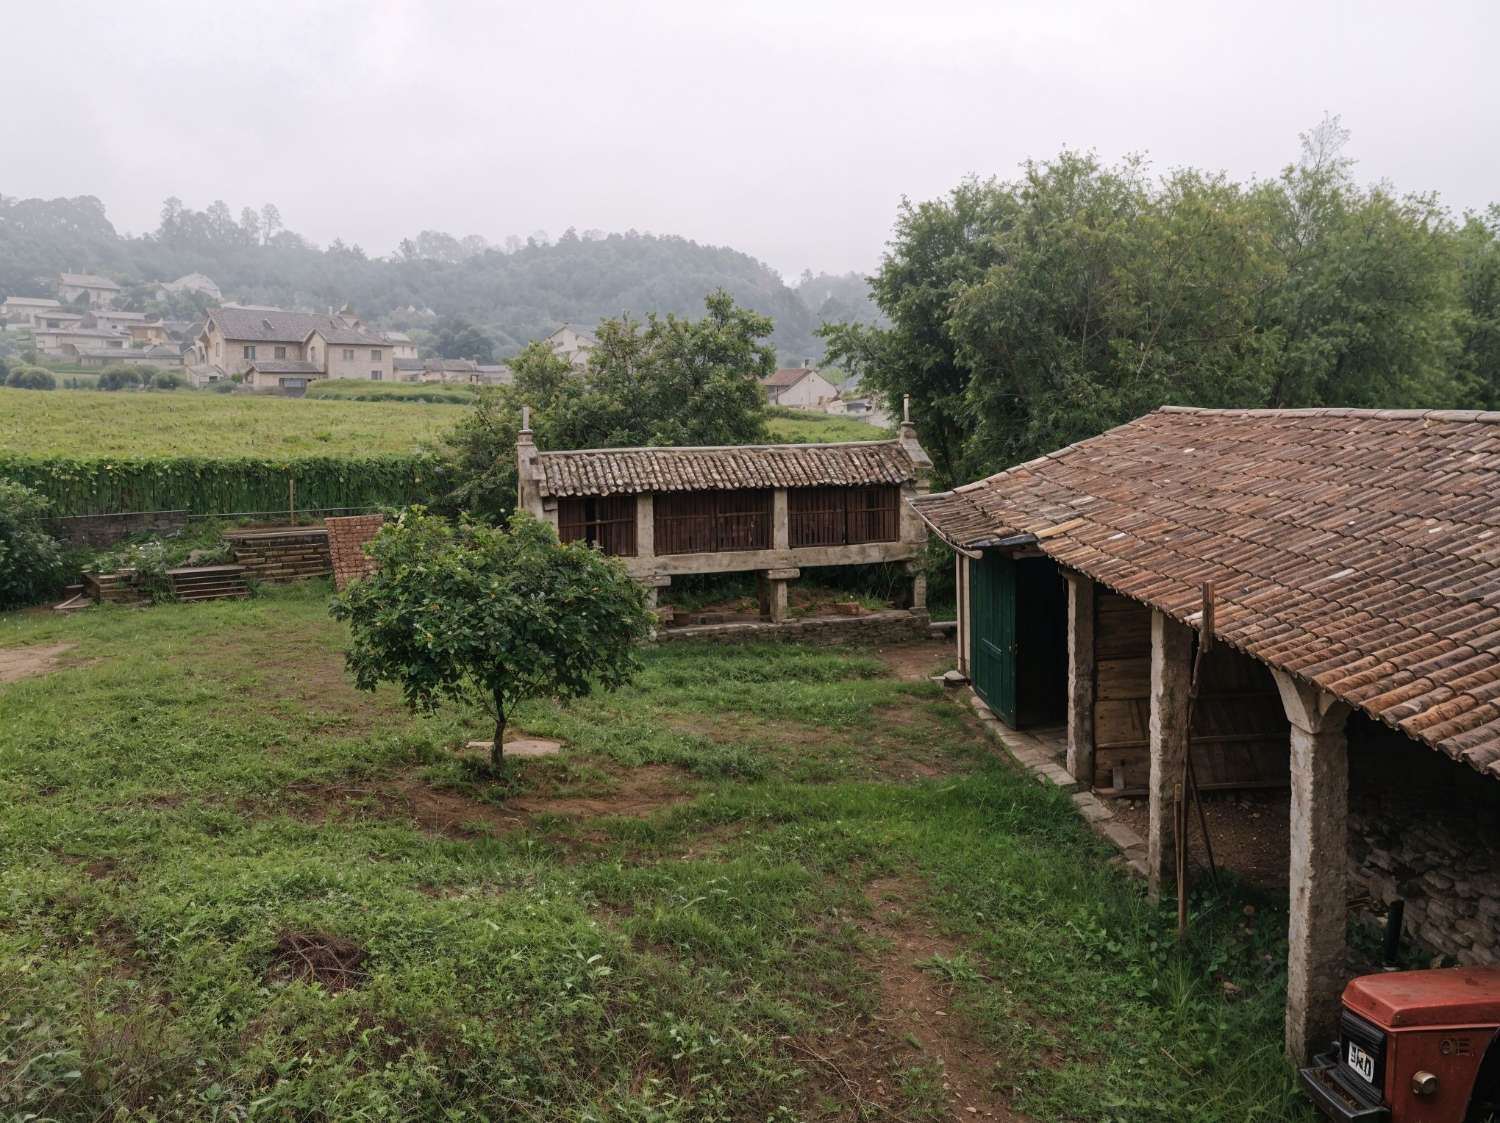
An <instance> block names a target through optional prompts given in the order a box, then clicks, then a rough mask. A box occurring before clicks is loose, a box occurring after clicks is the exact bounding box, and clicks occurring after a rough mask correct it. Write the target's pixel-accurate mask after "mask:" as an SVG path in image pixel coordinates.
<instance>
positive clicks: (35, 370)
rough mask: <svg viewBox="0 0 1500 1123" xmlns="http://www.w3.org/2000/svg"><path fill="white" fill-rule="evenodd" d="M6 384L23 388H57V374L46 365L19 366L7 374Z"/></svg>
mask: <svg viewBox="0 0 1500 1123" xmlns="http://www.w3.org/2000/svg"><path fill="white" fill-rule="evenodd" d="M5 385H7V386H14V387H16V388H17V389H21V390H56V389H57V376H56V375H54V374H53V373H52V372H51V371H50V370H48V369H47V368H46V367H32V366H18V367H15V368H14V369H13V370H11V372H10V373H9V374H7V375H5Z"/></svg>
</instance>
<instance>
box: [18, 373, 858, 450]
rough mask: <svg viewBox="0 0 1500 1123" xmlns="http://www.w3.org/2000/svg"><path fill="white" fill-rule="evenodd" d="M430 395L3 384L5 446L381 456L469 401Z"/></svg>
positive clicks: (780, 418) (842, 429) (796, 425)
mask: <svg viewBox="0 0 1500 1123" xmlns="http://www.w3.org/2000/svg"><path fill="white" fill-rule="evenodd" d="M467 408H468V407H466V406H462V405H448V404H437V403H430V402H411V401H390V402H360V401H344V400H315V399H300V400H299V399H294V398H278V397H259V396H255V397H252V396H250V395H242V394H204V393H194V392H191V391H186V390H178V391H174V392H172V393H141V392H120V393H112V394H105V393H87V392H83V391H77V392H72V391H62V390H56V391H51V392H42V391H37V390H11V389H6V388H3V387H0V454H4V455H10V456H26V457H38V458H40V457H51V456H67V457H75V458H84V457H92V458H98V457H106V456H122V457H123V456H208V457H225V458H228V457H257V458H262V459H284V458H293V457H298V456H345V455H348V456H379V455H385V454H391V453H408V452H412V451H415V450H417V449H419V448H422V447H425V446H428V445H431V444H433V443H434V442H436V440H437V439H438V438H439V437H440V436H441V435H442V434H443V433H444V432H445V431H446V430H448V429H449V428H451V427H452V426H453V425H454V424H455V423H456V422H457V421H458V420H459V419H460V418H461V417H463V416H464V414H465V412H466V411H467ZM769 425H770V429H771V437H772V439H773V440H777V441H808V442H814V441H872V440H879V439H880V438H882V437H884V436H886V435H887V434H886V432H885V430H883V429H876V428H874V427H873V426H870V425H865V424H864V423H862V422H858V421H849V420H847V419H844V418H839V417H827V416H824V415H821V414H807V415H805V416H804V415H794V414H792V411H789V410H782V411H774V412H773V413H772V415H771V418H770V421H769Z"/></svg>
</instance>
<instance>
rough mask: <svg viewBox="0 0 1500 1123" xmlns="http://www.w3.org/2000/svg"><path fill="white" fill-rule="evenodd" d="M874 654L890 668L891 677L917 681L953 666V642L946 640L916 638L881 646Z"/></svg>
mask: <svg viewBox="0 0 1500 1123" xmlns="http://www.w3.org/2000/svg"><path fill="white" fill-rule="evenodd" d="M876 654H877V655H879V656H880V658H881V659H882V660H883V661H884V662H885V665H886V666H887V667H889V668H890V670H891V677H892V678H898V679H901V680H903V681H905V682H917V681H921V680H922V679H928V678H931V677H932V676H933V675H939V674H942V673H943V672H944V671H946V670H948V669H949V668H951V667H952V666H953V659H954V654H953V644H951V643H950V642H948V641H947V640H940V639H934V640H916V641H914V642H912V643H903V644H899V645H893V646H890V647H882V648H880V649H878V650H877V651H876Z"/></svg>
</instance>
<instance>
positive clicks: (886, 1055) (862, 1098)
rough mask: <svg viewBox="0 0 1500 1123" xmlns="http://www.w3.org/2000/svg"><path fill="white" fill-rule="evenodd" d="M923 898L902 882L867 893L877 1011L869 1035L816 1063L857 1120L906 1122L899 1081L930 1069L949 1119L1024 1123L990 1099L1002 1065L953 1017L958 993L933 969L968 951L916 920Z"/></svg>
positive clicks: (866, 928) (865, 924)
mask: <svg viewBox="0 0 1500 1123" xmlns="http://www.w3.org/2000/svg"><path fill="white" fill-rule="evenodd" d="M922 892H923V890H922V887H921V886H920V885H919V884H918V883H917V882H915V881H913V880H912V879H910V878H901V877H891V878H883V879H881V880H878V881H874V882H871V883H870V885H869V886H868V887H867V888H866V894H867V896H868V897H869V898H870V902H871V905H872V906H873V908H872V913H871V915H870V916H869V917H868V918H866V919H864V920H862V921H860V922H859V927H860V929H861V931H863V932H864V933H865V935H866V936H868V937H870V941H871V944H872V945H873V949H872V955H873V957H874V959H875V962H874V964H873V968H872V969H873V973H874V975H875V977H876V978H877V980H878V983H879V987H880V1004H879V1008H878V1009H877V1010H876V1012H875V1013H874V1015H873V1016H872V1017H871V1018H870V1019H869V1020H868V1022H866V1023H865V1025H864V1026H863V1027H862V1029H863V1032H861V1033H857V1034H854V1035H851V1036H849V1037H846V1038H844V1039H843V1040H842V1041H840V1042H839V1044H838V1048H837V1050H836V1051H833V1052H829V1053H823V1054H821V1055H819V1054H817V1053H813V1054H812V1055H813V1056H814V1058H815V1059H816V1060H818V1061H820V1062H821V1063H822V1064H823V1065H824V1066H825V1067H827V1068H829V1069H831V1070H832V1071H833V1073H834V1074H835V1076H836V1077H837V1084H839V1085H842V1092H843V1094H842V1096H840V1098H842V1099H845V1100H846V1101H847V1102H848V1103H849V1106H850V1107H852V1108H854V1109H855V1110H856V1113H857V1112H858V1111H859V1110H861V1109H864V1108H868V1107H871V1106H873V1107H875V1108H877V1109H879V1110H880V1112H881V1117H882V1118H893V1119H903V1118H905V1116H904V1115H903V1114H902V1110H901V1109H902V1105H903V1100H906V1099H907V1098H908V1097H907V1096H905V1095H903V1094H902V1093H901V1091H900V1089H899V1086H898V1079H899V1076H898V1074H899V1073H901V1072H902V1071H904V1070H909V1069H911V1068H912V1067H913V1066H917V1065H927V1066H932V1067H933V1068H934V1070H935V1072H934V1079H935V1080H936V1081H937V1084H938V1087H939V1089H940V1096H941V1100H942V1102H943V1103H944V1105H945V1107H946V1113H945V1115H944V1117H945V1118H948V1119H954V1120H969V1121H971V1120H976V1119H992V1120H1001V1121H1004V1123H1024V1120H1025V1117H1024V1116H1021V1115H1017V1114H1016V1113H1014V1112H1013V1111H1011V1110H1010V1109H1009V1108H1008V1107H1007V1106H1006V1105H1005V1103H1004V1102H1003V1100H1001V1099H1000V1098H999V1097H998V1096H996V1095H995V1094H994V1093H993V1092H992V1091H991V1088H992V1087H993V1085H994V1083H995V1078H996V1076H997V1071H996V1060H995V1058H994V1057H993V1056H991V1055H989V1054H988V1053H987V1051H986V1049H985V1047H984V1046H983V1045H982V1044H981V1043H980V1042H978V1041H977V1040H976V1039H975V1038H974V1037H973V1035H972V1034H971V1033H969V1031H968V1029H967V1027H966V1026H965V1025H964V1023H963V1021H962V1019H961V1018H959V1017H958V1016H957V1015H955V1014H954V1013H953V1012H952V1010H950V1009H949V1003H950V999H951V997H952V988H951V987H950V986H949V985H948V984H946V983H944V981H943V980H942V978H941V976H940V975H938V974H936V973H934V972H933V971H931V970H929V969H927V965H930V964H931V962H932V960H933V957H934V956H940V957H942V958H945V959H952V958H954V957H955V956H957V955H958V954H959V953H960V951H961V950H962V949H961V948H960V946H959V945H958V944H956V943H955V942H954V941H952V940H949V939H948V938H947V937H945V936H943V935H942V934H941V933H939V932H938V931H937V930H936V929H935V928H934V927H933V926H932V925H931V924H930V923H928V922H927V921H925V920H923V919H922V918H921V917H920V916H918V915H917V914H916V912H915V910H914V909H913V908H912V902H914V901H916V900H918V899H920V897H921V896H922ZM933 1098H934V1099H936V1098H937V1096H934V1097H933ZM855 1118H863V1116H860V1115H858V1114H856V1115H855ZM922 1118H924V1119H926V1118H928V1116H927V1115H925V1114H924V1115H923V1116H922Z"/></svg>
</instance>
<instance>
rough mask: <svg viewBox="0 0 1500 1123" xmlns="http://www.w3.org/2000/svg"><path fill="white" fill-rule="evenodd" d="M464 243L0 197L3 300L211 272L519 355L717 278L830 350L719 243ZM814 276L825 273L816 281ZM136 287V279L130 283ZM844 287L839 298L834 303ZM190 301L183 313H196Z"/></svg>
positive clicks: (247, 299) (783, 297)
mask: <svg viewBox="0 0 1500 1123" xmlns="http://www.w3.org/2000/svg"><path fill="white" fill-rule="evenodd" d="M544 238H545V236H542V237H541V238H539V237H536V236H534V237H532V238H530V239H527V240H526V241H524V242H522V241H521V240H520V239H517V238H512V239H509V240H508V242H507V244H506V246H504V247H503V248H502V247H497V246H493V245H490V244H489V243H488V242H486V241H485V240H484V239H482V238H478V237H475V236H472V235H471V236H469V237H467V238H463V239H459V238H454V237H453V236H451V235H448V234H443V233H441V232H436V231H424V232H422V233H421V234H419V235H417V236H416V237H415V238H412V239H407V240H404V241H403V242H402V243H401V246H400V247H399V249H398V250H397V252H396V253H395V254H392V255H391V256H390V257H384V258H382V257H371V256H369V255H368V254H366V253H365V251H364V250H363V249H361V248H360V247H359V246H357V245H356V246H350V245H345V244H344V243H343V242H342V241H339V240H335V241H334V242H333V243H332V244H331V245H329V246H327V247H326V248H322V247H319V246H316V245H314V244H313V243H311V242H310V241H308V240H307V239H305V238H303V237H302V236H300V235H298V234H296V233H294V232H292V231H289V230H286V229H284V228H283V227H282V225H281V220H280V216H279V214H278V213H277V210H276V208H275V207H274V206H266V207H264V208H262V209H261V210H260V211H255V210H252V209H250V208H246V209H245V210H243V211H241V212H240V217H239V218H238V219H236V218H235V217H234V216H233V214H232V213H231V212H230V210H229V208H228V207H227V206H225V205H224V204H223V203H215V204H213V206H211V207H209V208H208V209H207V210H205V211H194V210H191V209H189V208H186V207H184V206H183V205H182V204H181V202H180V201H178V200H176V199H169V200H167V203H166V205H165V206H164V207H163V209H162V219H161V223H160V225H159V226H158V227H157V229H156V230H155V231H153V232H152V233H150V234H146V235H142V236H139V237H130V236H123V235H121V234H119V233H118V232H117V231H116V230H115V228H114V226H113V224H112V223H111V222H110V221H109V219H108V217H107V215H106V213H105V210H104V205H103V203H101V202H100V201H99V200H98V199H97V198H94V197H93V196H80V197H77V198H73V199H50V200H44V199H10V198H4V197H0V299H3V298H4V297H5V296H8V295H11V294H19V295H48V294H49V291H50V287H51V283H52V281H53V279H54V278H55V277H56V275H57V273H59V272H61V271H85V272H92V273H101V274H104V275H107V276H110V277H112V278H114V279H116V280H118V281H120V282H121V283H122V284H125V285H126V286H127V290H126V296H125V299H126V302H127V303H133V304H143V303H146V302H149V301H151V300H154V299H155V288H154V285H151V286H148V285H147V284H146V282H155V281H162V280H171V279H173V278H175V277H178V276H181V275H183V274H186V273H195V272H196V273H206V274H207V275H208V276H210V277H212V278H213V279H214V280H215V281H216V282H218V284H219V287H220V288H221V289H222V290H223V293H224V296H225V299H226V300H234V301H240V302H243V303H254V304H274V305H278V306H282V307H288V308H309V309H317V308H326V307H336V306H339V305H342V304H343V303H344V302H345V301H350V302H352V303H353V304H354V306H355V307H356V308H357V309H358V310H359V311H360V313H361V314H362V315H365V316H367V317H375V318H384V319H385V320H386V321H387V322H388V323H389V324H391V325H392V326H397V327H420V326H422V323H423V321H424V320H429V319H431V317H432V314H434V313H435V314H436V315H438V316H461V317H464V318H467V319H469V320H472V321H473V322H474V323H476V324H478V325H480V326H481V327H482V328H483V329H484V330H485V331H486V332H487V333H488V334H490V335H491V336H492V337H493V338H494V340H495V342H496V350H497V352H498V353H500V354H502V355H504V354H509V353H512V352H514V351H516V350H518V349H519V348H520V347H521V346H523V345H524V344H525V343H526V342H527V341H528V340H531V339H536V338H540V337H542V336H544V335H547V334H548V333H549V332H551V331H552V330H553V329H554V328H555V327H557V326H558V325H559V324H561V323H563V322H572V323H574V324H580V325H592V324H594V323H596V322H597V321H599V320H601V319H604V318H606V317H609V316H618V315H620V314H621V313H627V312H628V313H631V314H634V315H644V314H645V313H647V312H652V311H655V312H660V313H667V312H675V313H678V314H683V315H693V316H697V315H701V314H702V310H703V297H704V295H705V294H707V293H708V292H710V291H712V290H713V289H716V288H723V289H725V290H727V291H728V292H729V293H730V294H731V295H732V296H733V297H734V298H735V300H736V301H737V302H738V303H740V304H743V305H745V306H747V307H750V308H753V309H755V310H756V311H758V312H762V313H764V314H766V315H768V316H770V317H771V318H772V319H773V321H774V322H775V324H776V332H775V335H774V336H773V337H772V341H773V343H774V344H775V346H776V348H777V350H778V352H780V354H781V355H782V356H783V357H784V358H799V359H800V358H803V357H807V356H817V355H821V354H822V350H823V347H822V342H821V341H820V340H819V339H817V338H816V337H815V335H814V331H815V330H816V328H817V326H818V324H819V322H820V317H819V316H818V315H817V311H818V309H817V308H810V307H809V306H808V304H807V303H806V302H805V301H804V299H803V298H802V296H801V295H799V293H800V292H802V291H803V289H802V288H799V289H798V290H794V289H792V288H789V287H788V286H787V285H786V284H784V283H783V282H782V280H781V278H780V277H779V276H778V275H777V274H776V273H775V272H774V271H773V270H771V269H770V268H768V267H767V266H766V265H764V264H762V263H761V262H759V261H757V260H756V259H755V258H753V257H751V256H749V255H748V254H744V253H741V252H739V251H738V250H733V249H730V248H728V247H724V246H705V245H700V244H698V243H696V242H692V241H689V240H688V239H685V238H678V237H671V236H658V235H651V234H637V233H635V232H630V233H627V234H607V235H606V234H602V233H598V232H593V231H591V232H589V233H588V234H586V235H584V236H580V235H578V234H577V233H575V232H574V231H572V230H569V231H568V232H567V233H566V234H564V235H563V236H562V237H560V238H558V239H557V240H555V241H552V240H543V239H544ZM809 280H816V281H817V282H818V283H817V284H812V285H808V281H809ZM861 284H862V282H860V281H859V280H858V279H857V278H852V277H851V278H837V277H826V276H825V277H819V278H815V279H814V278H810V277H809V276H806V275H805V276H804V278H803V286H805V291H806V294H807V295H808V296H809V297H815V299H816V300H817V302H818V305H819V307H820V308H821V307H824V306H826V308H827V310H828V311H833V312H837V313H839V315H838V316H837V317H829V318H840V319H842V318H860V319H864V318H866V317H865V316H864V315H856V316H849V317H846V316H845V315H844V313H846V312H848V311H855V312H856V313H863V312H864V308H862V307H855V306H857V305H858V304H859V297H858V296H855V297H853V298H851V296H850V286H851V285H852V286H853V287H854V288H855V289H858V288H859V286H860V285H861ZM132 285H134V286H136V287H134V288H132V287H131V286H132ZM835 290H836V291H837V294H838V298H837V299H832V300H830V299H829V297H830V295H831V294H832V293H834V292H835ZM194 311H195V310H194V309H190V308H181V309H174V313H175V314H177V315H182V316H190V315H192V314H193V312H194Z"/></svg>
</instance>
